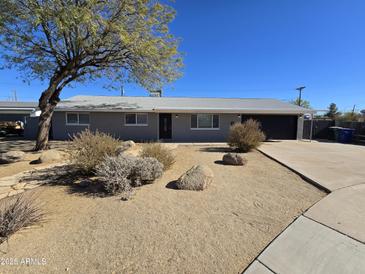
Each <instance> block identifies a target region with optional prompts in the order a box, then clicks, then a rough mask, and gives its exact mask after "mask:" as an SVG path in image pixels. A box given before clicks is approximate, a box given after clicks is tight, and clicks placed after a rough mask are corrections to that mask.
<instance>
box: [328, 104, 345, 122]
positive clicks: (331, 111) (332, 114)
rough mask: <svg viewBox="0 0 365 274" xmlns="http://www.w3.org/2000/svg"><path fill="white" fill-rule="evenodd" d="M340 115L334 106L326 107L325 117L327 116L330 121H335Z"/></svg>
mask: <svg viewBox="0 0 365 274" xmlns="http://www.w3.org/2000/svg"><path fill="white" fill-rule="evenodd" d="M340 115H341V112H339V111H338V108H337V106H336V104H335V103H331V104H330V105H329V107H328V112H327V113H326V115H325V116H327V117H329V118H331V119H336V118H337V117H338V116H340Z"/></svg>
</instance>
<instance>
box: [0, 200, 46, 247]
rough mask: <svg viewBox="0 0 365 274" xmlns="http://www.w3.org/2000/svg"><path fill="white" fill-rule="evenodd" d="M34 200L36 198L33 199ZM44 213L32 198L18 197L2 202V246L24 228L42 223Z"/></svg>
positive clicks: (0, 233)
mask: <svg viewBox="0 0 365 274" xmlns="http://www.w3.org/2000/svg"><path fill="white" fill-rule="evenodd" d="M33 198H34V197H33ZM43 220H44V213H43V211H42V210H41V209H40V207H39V206H38V205H37V204H35V202H34V199H32V196H28V197H26V196H24V195H18V196H15V197H12V198H8V199H5V200H2V201H1V205H0V244H1V243H3V242H4V241H6V240H7V239H8V238H9V236H10V235H12V234H14V233H15V232H17V231H19V230H20V229H22V228H25V227H29V226H32V225H35V224H37V223H40V222H42V221H43Z"/></svg>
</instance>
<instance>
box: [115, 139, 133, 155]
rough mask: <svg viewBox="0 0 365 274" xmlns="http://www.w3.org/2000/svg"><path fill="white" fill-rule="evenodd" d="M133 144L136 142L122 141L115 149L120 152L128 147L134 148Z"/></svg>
mask: <svg viewBox="0 0 365 274" xmlns="http://www.w3.org/2000/svg"><path fill="white" fill-rule="evenodd" d="M135 146H136V143H135V142H133V141H131V140H129V141H125V142H122V143H121V144H120V146H119V147H118V149H117V153H118V154H121V153H123V152H125V151H127V150H128V149H131V148H134V147H135Z"/></svg>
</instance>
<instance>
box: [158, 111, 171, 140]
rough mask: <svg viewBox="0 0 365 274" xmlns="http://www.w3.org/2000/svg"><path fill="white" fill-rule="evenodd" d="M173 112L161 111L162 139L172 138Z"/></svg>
mask: <svg viewBox="0 0 365 274" xmlns="http://www.w3.org/2000/svg"><path fill="white" fill-rule="evenodd" d="M171 137H172V123H171V113H160V139H171Z"/></svg>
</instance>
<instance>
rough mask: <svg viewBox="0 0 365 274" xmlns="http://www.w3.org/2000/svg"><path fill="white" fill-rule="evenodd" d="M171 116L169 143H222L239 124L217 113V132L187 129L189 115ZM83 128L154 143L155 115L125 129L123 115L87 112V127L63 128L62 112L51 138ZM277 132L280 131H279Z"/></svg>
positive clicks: (61, 137)
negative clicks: (88, 114) (88, 113)
mask: <svg viewBox="0 0 365 274" xmlns="http://www.w3.org/2000/svg"><path fill="white" fill-rule="evenodd" d="M171 117H172V139H171V141H173V142H225V141H226V140H227V137H228V133H229V127H230V125H231V124H232V123H236V122H240V121H241V118H240V116H238V114H219V129H191V128H190V127H191V125H190V117H191V114H189V113H172V114H171ZM282 126H284V125H282ZM297 126H298V127H297V138H300V136H301V132H303V127H302V124H301V123H300V118H299V119H298V125H297ZM284 127H285V126H284ZM86 128H89V129H90V130H91V131H96V130H99V131H101V132H105V133H108V134H110V135H112V136H114V137H115V138H119V139H122V140H134V141H152V140H153V141H155V140H158V135H159V114H158V113H148V125H147V126H126V125H125V113H118V112H91V113H90V125H89V126H85V125H83V126H82V125H66V113H65V112H55V113H54V115H53V120H52V136H53V139H56V140H65V139H69V138H70V137H71V136H72V135H74V134H76V133H78V132H81V131H83V130H85V129H86ZM280 130H283V129H282V128H281V129H280ZM294 138H295V137H294Z"/></svg>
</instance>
